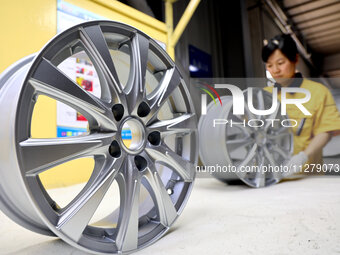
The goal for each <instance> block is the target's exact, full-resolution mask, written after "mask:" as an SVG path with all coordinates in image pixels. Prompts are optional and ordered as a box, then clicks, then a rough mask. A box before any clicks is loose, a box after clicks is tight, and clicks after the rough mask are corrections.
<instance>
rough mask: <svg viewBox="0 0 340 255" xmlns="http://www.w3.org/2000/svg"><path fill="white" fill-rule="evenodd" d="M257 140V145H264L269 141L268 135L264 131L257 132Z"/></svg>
mask: <svg viewBox="0 0 340 255" xmlns="http://www.w3.org/2000/svg"><path fill="white" fill-rule="evenodd" d="M255 142H256V144H257V145H260V146H262V145H264V144H266V142H267V138H266V135H265V134H264V133H263V132H258V133H257V134H255Z"/></svg>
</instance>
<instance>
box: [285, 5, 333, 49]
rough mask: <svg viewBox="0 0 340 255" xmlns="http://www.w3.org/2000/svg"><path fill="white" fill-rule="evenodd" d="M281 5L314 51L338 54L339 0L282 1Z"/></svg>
mask: <svg viewBox="0 0 340 255" xmlns="http://www.w3.org/2000/svg"><path fill="white" fill-rule="evenodd" d="M283 4H284V7H285V11H286V13H287V14H288V15H289V16H290V18H291V19H292V20H293V22H294V24H295V25H296V27H297V28H298V29H299V31H300V32H301V33H302V35H303V36H304V38H305V39H306V41H307V43H308V44H309V45H310V47H311V48H312V49H313V50H314V51H316V52H320V53H323V54H325V55H330V54H334V53H338V52H340V0H283Z"/></svg>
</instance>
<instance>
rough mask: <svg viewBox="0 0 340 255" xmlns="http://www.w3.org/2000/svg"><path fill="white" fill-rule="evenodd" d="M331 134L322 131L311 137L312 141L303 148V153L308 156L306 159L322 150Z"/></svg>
mask: <svg viewBox="0 0 340 255" xmlns="http://www.w3.org/2000/svg"><path fill="white" fill-rule="evenodd" d="M331 137H332V135H331V134H330V133H329V132H323V133H320V134H317V135H316V136H314V137H313V138H312V141H311V142H310V144H309V145H308V146H307V148H306V149H305V150H304V153H306V155H307V156H308V159H312V158H314V157H315V156H316V154H317V153H319V152H320V151H322V148H323V147H325V145H326V144H327V143H328V142H329V140H331Z"/></svg>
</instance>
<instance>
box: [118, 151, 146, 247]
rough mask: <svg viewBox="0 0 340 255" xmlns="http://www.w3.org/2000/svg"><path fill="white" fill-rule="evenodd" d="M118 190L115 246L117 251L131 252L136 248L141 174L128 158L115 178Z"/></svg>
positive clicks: (130, 158) (131, 159)
mask: <svg viewBox="0 0 340 255" xmlns="http://www.w3.org/2000/svg"><path fill="white" fill-rule="evenodd" d="M117 182H118V185H119V189H120V198H121V202H120V212H119V220H118V224H117V233H116V245H117V248H118V250H119V251H121V252H124V251H131V250H134V249H136V248H137V246H138V221H139V220H138V219H139V218H138V212H139V210H138V208H139V193H140V187H141V173H140V172H139V171H138V169H137V168H136V167H135V165H134V162H133V158H132V157H131V156H130V157H129V159H128V160H127V161H125V166H124V169H123V171H121V172H120V173H119V174H118V176H117Z"/></svg>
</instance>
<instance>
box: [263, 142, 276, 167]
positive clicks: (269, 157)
mask: <svg viewBox="0 0 340 255" xmlns="http://www.w3.org/2000/svg"><path fill="white" fill-rule="evenodd" d="M263 152H264V156H265V157H266V159H267V160H268V162H269V164H270V165H271V166H273V167H275V166H276V165H277V163H276V161H275V159H274V157H273V155H272V154H271V153H270V152H269V150H268V149H267V147H266V146H263Z"/></svg>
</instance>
